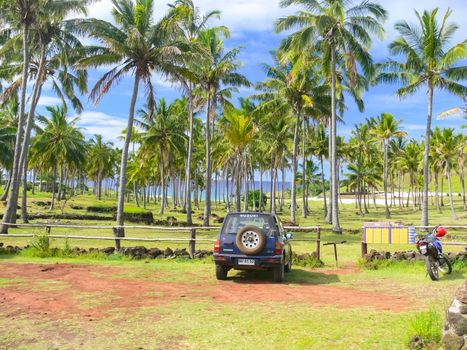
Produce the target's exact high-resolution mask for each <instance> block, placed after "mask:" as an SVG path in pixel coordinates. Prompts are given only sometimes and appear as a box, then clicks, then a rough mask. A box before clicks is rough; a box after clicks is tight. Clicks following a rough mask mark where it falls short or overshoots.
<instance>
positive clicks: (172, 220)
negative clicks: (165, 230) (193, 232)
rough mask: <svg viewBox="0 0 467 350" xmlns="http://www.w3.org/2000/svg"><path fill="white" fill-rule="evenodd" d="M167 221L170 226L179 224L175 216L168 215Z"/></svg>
mask: <svg viewBox="0 0 467 350" xmlns="http://www.w3.org/2000/svg"><path fill="white" fill-rule="evenodd" d="M167 223H168V224H169V226H177V223H178V220H177V218H176V217H175V216H167Z"/></svg>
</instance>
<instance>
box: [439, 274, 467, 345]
mask: <svg viewBox="0 0 467 350" xmlns="http://www.w3.org/2000/svg"><path fill="white" fill-rule="evenodd" d="M443 344H444V348H445V349H446V350H467V279H466V280H465V282H464V285H463V286H462V287H461V288H460V289H459V290H458V291H457V293H456V296H455V298H454V300H453V302H452V304H451V305H450V306H449V309H448V311H447V314H446V322H445V324H444V330H443Z"/></svg>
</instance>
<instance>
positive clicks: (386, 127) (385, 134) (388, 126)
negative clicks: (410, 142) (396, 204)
mask: <svg viewBox="0 0 467 350" xmlns="http://www.w3.org/2000/svg"><path fill="white" fill-rule="evenodd" d="M373 134H374V135H375V136H376V137H377V138H378V139H379V140H380V142H381V146H382V149H383V187H384V205H385V213H386V219H389V218H390V217H391V213H390V212H389V205H388V150H389V142H390V140H391V139H393V138H395V137H405V136H406V135H407V133H405V132H404V131H401V130H400V129H399V121H397V120H396V119H395V118H394V116H393V115H392V114H389V113H381V115H380V116H379V117H378V118H377V119H376V125H375V128H374V129H373Z"/></svg>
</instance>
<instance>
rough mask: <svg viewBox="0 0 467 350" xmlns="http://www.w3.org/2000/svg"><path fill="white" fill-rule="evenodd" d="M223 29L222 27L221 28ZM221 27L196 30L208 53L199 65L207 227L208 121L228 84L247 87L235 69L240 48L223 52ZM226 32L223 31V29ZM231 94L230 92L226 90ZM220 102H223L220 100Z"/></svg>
mask: <svg viewBox="0 0 467 350" xmlns="http://www.w3.org/2000/svg"><path fill="white" fill-rule="evenodd" d="M221 28H222V27H221ZM221 28H219V27H218V28H210V29H206V30H204V31H202V32H200V33H199V37H198V41H199V42H200V44H201V46H202V47H203V48H204V49H205V50H206V51H207V52H209V55H208V56H207V57H205V59H204V60H202V61H201V62H200V63H201V64H200V66H199V71H200V73H198V74H200V82H201V84H202V85H203V87H204V88H205V89H206V92H207V99H206V100H207V114H206V177H205V179H206V180H205V185H206V200H205V204H204V225H205V226H209V217H210V215H211V177H212V161H211V144H210V143H211V123H212V125H214V120H215V115H216V110H217V101H218V98H219V97H221V98H222V93H225V92H226V91H228V89H229V87H231V86H242V85H245V86H249V81H248V79H247V78H246V77H244V76H243V75H241V74H239V73H238V72H237V71H238V69H240V68H241V66H242V64H241V62H240V61H239V60H238V58H237V57H238V55H239V53H240V49H239V48H234V49H232V50H229V51H227V52H225V51H224V42H223V40H221V38H220V36H219V32H220V29H221ZM222 32H223V34H224V35H227V34H228V32H227V31H226V30H222ZM221 89H222V90H223V91H221ZM229 94H230V91H229ZM221 102H223V101H221Z"/></svg>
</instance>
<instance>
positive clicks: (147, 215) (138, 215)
mask: <svg viewBox="0 0 467 350" xmlns="http://www.w3.org/2000/svg"><path fill="white" fill-rule="evenodd" d="M116 218H117V214H116V213H114V220H116ZM123 218H124V220H125V221H129V222H136V223H137V222H143V223H145V224H147V225H150V224H152V223H154V216H153V215H152V212H150V211H143V212H128V211H126V210H125V212H124V213H123Z"/></svg>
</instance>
